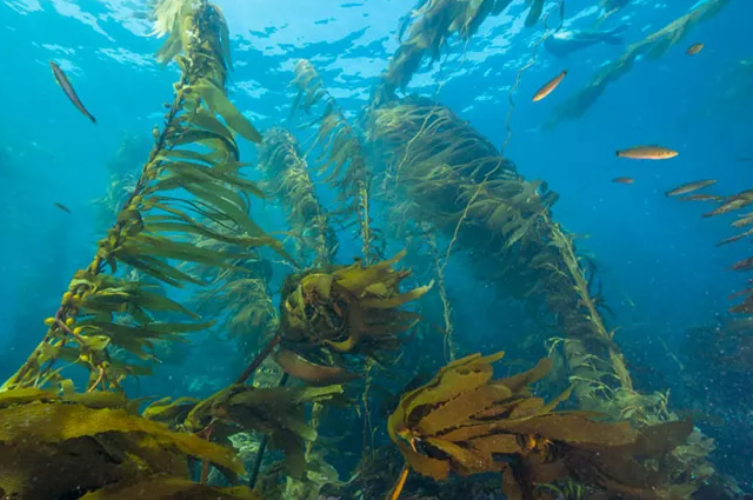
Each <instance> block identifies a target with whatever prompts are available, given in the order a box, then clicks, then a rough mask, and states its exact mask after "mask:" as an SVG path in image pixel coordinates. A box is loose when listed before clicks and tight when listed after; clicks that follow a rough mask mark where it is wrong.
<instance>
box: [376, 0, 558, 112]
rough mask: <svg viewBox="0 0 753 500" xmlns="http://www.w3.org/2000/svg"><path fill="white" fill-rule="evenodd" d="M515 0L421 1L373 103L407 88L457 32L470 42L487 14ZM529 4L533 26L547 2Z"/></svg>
mask: <svg viewBox="0 0 753 500" xmlns="http://www.w3.org/2000/svg"><path fill="white" fill-rule="evenodd" d="M511 3H512V0H420V1H419V3H418V5H417V6H416V9H414V10H413V11H411V13H410V14H409V15H407V16H405V18H404V20H403V23H402V26H401V27H400V33H401V34H402V33H404V32H405V31H406V30H407V29H408V26H409V25H410V31H409V33H408V37H407V39H406V40H403V41H402V43H401V44H400V47H399V48H398V49H397V52H395V54H394V56H393V57H392V59H390V63H389V66H388V67H387V69H386V70H385V72H384V74H383V75H382V79H381V82H380V85H379V87H378V88H377V90H376V92H375V95H374V100H373V102H372V104H374V105H377V106H378V105H381V104H383V103H384V102H386V101H389V100H390V99H392V98H393V97H394V95H395V91H397V90H405V87H406V86H407V85H408V83H409V82H410V80H411V78H412V77H413V75H414V74H415V73H416V72H417V71H418V70H419V68H420V66H421V63H422V62H423V61H424V60H425V59H426V57H427V56H428V57H429V59H430V61H431V62H434V61H436V60H437V59H439V56H440V54H441V50H442V49H443V48H444V47H445V46H446V44H447V41H448V39H449V38H451V37H452V36H453V35H457V36H458V37H460V39H461V40H463V41H464V42H466V43H467V42H468V40H470V38H471V37H472V36H473V35H474V33H476V31H477V30H478V28H479V27H480V26H481V23H483V22H484V20H485V19H486V18H487V17H489V16H497V15H499V14H501V13H502V12H504V11H505V9H506V8H507V7H508V6H509V5H510V4H511ZM528 3H529V4H530V6H528V7H529V8H528V9H527V10H528V14H527V16H526V19H525V25H526V26H528V27H530V26H534V25H536V23H537V22H538V20H539V18H540V17H541V13H542V12H543V10H544V3H545V2H544V0H532V1H530V2H528ZM411 21H413V22H412V23H411Z"/></svg>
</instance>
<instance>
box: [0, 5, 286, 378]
mask: <svg viewBox="0 0 753 500" xmlns="http://www.w3.org/2000/svg"><path fill="white" fill-rule="evenodd" d="M166 6H170V7H171V8H170V9H167V12H168V14H169V16H172V18H170V19H167V18H163V17H159V18H158V23H159V22H162V23H169V24H170V25H171V26H172V27H177V28H179V29H177V30H174V31H172V32H170V36H169V38H168V41H167V42H166V43H165V46H164V47H163V49H161V51H160V54H161V57H162V58H163V60H164V61H166V60H167V59H166V57H167V55H168V54H169V57H171V58H173V57H174V58H175V60H176V62H177V63H178V65H179V66H180V68H181V71H182V73H181V79H180V81H179V82H177V83H176V84H175V98H174V100H173V103H172V104H171V105H170V106H169V109H168V111H167V113H166V115H165V125H164V127H163V129H162V131H161V132H160V131H158V130H157V129H155V132H154V136H155V142H154V146H153V148H152V151H151V152H150V154H149V159H148V160H147V162H146V163H145V164H144V166H143V167H142V171H141V175H140V177H139V179H138V181H137V183H136V186H135V188H134V190H133V192H132V193H131V194H130V196H129V197H128V199H127V201H126V203H125V205H124V206H123V208H122V209H121V210H120V211H119V213H118V216H117V222H116V224H115V225H114V226H113V227H112V228H111V229H110V230H109V231H108V234H107V236H106V237H105V238H103V239H102V240H100V241H99V243H98V250H97V254H96V256H95V257H94V259H93V261H92V262H91V264H90V265H89V266H88V267H87V268H86V269H82V270H80V271H78V272H77V273H76V274H75V276H74V279H73V280H72V281H71V283H70V285H69V290H68V291H67V292H66V293H65V294H64V295H63V298H62V300H61V305H60V308H59V309H58V311H57V312H56V314H55V316H54V317H51V318H48V319H47V320H46V323H48V326H49V330H48V332H47V334H46V335H45V338H44V340H43V341H42V343H41V344H40V345H39V347H38V348H37V349H36V350H35V352H34V353H33V354H32V355H31V356H30V357H29V359H28V360H27V362H26V363H24V365H23V366H22V367H21V368H20V369H19V371H18V372H17V373H16V374H15V375H14V376H13V377H11V379H9V380H8V381H7V382H6V383H5V384H4V385H3V389H4V390H7V389H13V388H20V387H32V386H41V385H44V384H45V383H48V382H60V381H61V380H62V377H61V375H59V373H58V372H57V371H53V370H52V366H53V364H54V362H55V360H56V359H58V358H61V359H63V360H66V361H68V362H71V363H76V364H78V365H81V366H84V367H86V368H87V369H88V370H89V371H90V374H91V375H90V380H89V384H88V385H87V389H88V390H94V389H95V388H97V387H99V386H101V387H102V388H116V389H117V388H119V385H120V381H121V380H122V379H123V378H124V377H126V376H127V375H128V374H129V373H143V370H144V368H143V367H141V366H134V365H129V364H120V363H115V362H113V360H111V359H110V357H109V355H108V352H107V347H108V346H109V345H113V346H118V347H121V348H123V349H125V350H127V351H129V352H131V353H132V354H134V355H136V356H138V357H140V358H142V359H145V360H146V359H149V358H150V354H149V350H150V342H151V339H156V338H167V339H175V340H177V339H179V337H178V335H179V334H180V333H184V332H189V331H194V330H199V329H203V328H206V327H207V326H208V325H207V324H206V323H159V322H155V321H154V320H153V319H154V316H153V313H154V312H157V311H172V312H175V313H179V314H184V315H186V316H188V317H192V318H193V319H198V318H197V317H196V316H195V315H194V314H193V313H191V312H190V311H188V310H187V309H185V308H184V307H183V306H182V305H180V304H178V303H177V302H174V301H172V300H170V299H168V298H167V297H165V296H163V295H160V294H158V293H154V292H153V291H151V290H150V289H149V287H147V286H144V285H142V284H141V283H139V282H130V281H127V280H126V279H125V278H123V277H119V276H118V275H117V274H116V273H117V272H118V266H119V264H120V265H125V266H128V267H130V268H132V269H135V270H138V271H139V272H140V273H143V274H144V275H147V276H151V277H153V278H155V279H156V280H158V281H160V282H161V283H164V284H166V285H172V286H183V285H185V284H188V283H191V284H196V285H201V284H202V282H201V281H200V280H198V279H197V278H196V277H194V276H192V275H190V274H188V273H186V272H185V271H183V270H182V269H181V268H180V267H178V266H176V265H174V264H171V263H170V262H169V261H170V260H172V261H186V262H194V263H201V264H203V265H208V266H217V267H227V266H229V265H230V264H228V262H229V260H230V259H232V258H243V257H245V256H248V257H253V256H255V253H254V252H253V251H252V250H253V248H255V247H258V246H262V245H269V246H271V247H273V248H275V249H276V250H278V251H280V252H281V253H284V251H283V250H282V247H281V245H280V243H279V242H278V241H276V240H274V239H273V238H270V237H269V236H267V235H265V234H264V233H263V232H262V230H261V229H260V228H259V227H258V226H257V225H256V224H255V223H254V221H253V220H252V219H251V218H250V217H249V216H248V210H249V205H248V196H249V195H257V196H260V195H261V192H260V191H259V190H258V189H257V188H256V186H255V185H254V184H253V183H251V182H249V181H247V180H245V179H243V178H242V177H241V176H240V175H239V169H240V167H241V166H242V164H241V163H240V161H239V156H238V145H237V143H236V140H235V135H234V133H233V132H232V131H231V129H232V130H234V131H236V132H237V133H238V134H239V135H242V136H244V137H246V138H247V139H250V140H254V141H257V142H258V140H259V139H260V137H259V135H258V133H257V132H256V130H255V129H254V128H253V126H252V125H251V124H250V123H249V122H248V121H247V120H246V119H245V118H244V117H243V116H242V115H241V114H240V112H239V111H238V110H237V109H235V107H234V106H233V105H232V104H231V103H230V101H229V100H228V99H227V97H226V95H225V90H224V82H225V79H226V73H227V65H228V62H229V61H228V59H227V57H225V56H223V54H225V53H226V51H227V47H226V42H227V40H226V35H223V33H225V32H226V27H225V23H224V19H223V18H222V15H221V13H220V11H219V10H218V9H217V8H216V7H214V6H212V5H211V4H209V3H207V2H205V1H201V2H198V3H196V2H179V1H174V0H171V1H166V2H161V3H160V4H159V5H158V7H157V13H158V16H159V15H163V14H164V12H165V10H164V9H165V7H166ZM168 14H164V15H168ZM223 40H224V42H223ZM167 48H169V49H170V50H169V51H168V50H167ZM181 53H182V55H181ZM218 116H220V117H222V118H223V119H224V121H225V123H223V122H222V121H220V120H219V119H218ZM175 191H178V192H177V193H175V195H174V194H173V192H175ZM185 194H188V195H189V196H192V197H191V198H186V197H185V196H184V195H185ZM205 221H210V222H213V223H217V224H220V225H223V226H225V227H228V226H237V227H238V228H240V229H241V232H239V233H235V234H233V235H230V234H227V233H223V232H220V231H216V230H214V229H213V228H212V226H211V224H210V223H209V222H205ZM196 234H198V235H201V236H203V237H206V238H210V239H215V240H217V241H222V242H226V243H231V244H233V245H235V246H236V247H237V248H240V249H243V250H241V251H239V252H234V253H232V254H227V253H225V252H222V251H213V250H210V249H205V248H200V247H196V246H195V245H193V244H192V242H191V237H192V236H193V235H196ZM108 268H109V270H110V272H111V273H112V274H111V275H107V274H104V272H105V271H106V270H107V269H108Z"/></svg>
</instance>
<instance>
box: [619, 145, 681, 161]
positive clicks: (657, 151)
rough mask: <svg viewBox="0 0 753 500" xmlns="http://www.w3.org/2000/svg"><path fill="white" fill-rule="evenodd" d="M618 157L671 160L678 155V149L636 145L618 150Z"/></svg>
mask: <svg viewBox="0 0 753 500" xmlns="http://www.w3.org/2000/svg"><path fill="white" fill-rule="evenodd" d="M616 154H617V157H618V158H630V159H631V160H669V159H670V158H674V157H675V156H677V155H678V154H680V153H678V152H677V151H675V150H673V149H669V148H665V147H662V146H635V147H632V148H628V149H623V150H621V151H620V150H618V151H616Z"/></svg>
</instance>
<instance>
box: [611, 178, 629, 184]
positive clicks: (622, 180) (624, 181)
mask: <svg viewBox="0 0 753 500" xmlns="http://www.w3.org/2000/svg"><path fill="white" fill-rule="evenodd" d="M612 182H616V183H617V184H632V183H634V182H635V179H633V178H632V177H615V178H614V179H612Z"/></svg>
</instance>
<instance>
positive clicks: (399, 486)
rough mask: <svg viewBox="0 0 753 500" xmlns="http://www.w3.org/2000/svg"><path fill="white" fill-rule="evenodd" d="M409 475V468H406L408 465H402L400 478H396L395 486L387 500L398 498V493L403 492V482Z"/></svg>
mask: <svg viewBox="0 0 753 500" xmlns="http://www.w3.org/2000/svg"><path fill="white" fill-rule="evenodd" d="M409 473H410V467H408V464H405V465H403V470H401V471H400V476H399V477H398V479H397V483H396V484H395V487H394V488H393V490H392V493H391V494H390V497H389V500H397V499H398V498H400V493H402V492H403V488H404V487H405V481H406V480H407V479H408V474H409Z"/></svg>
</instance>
